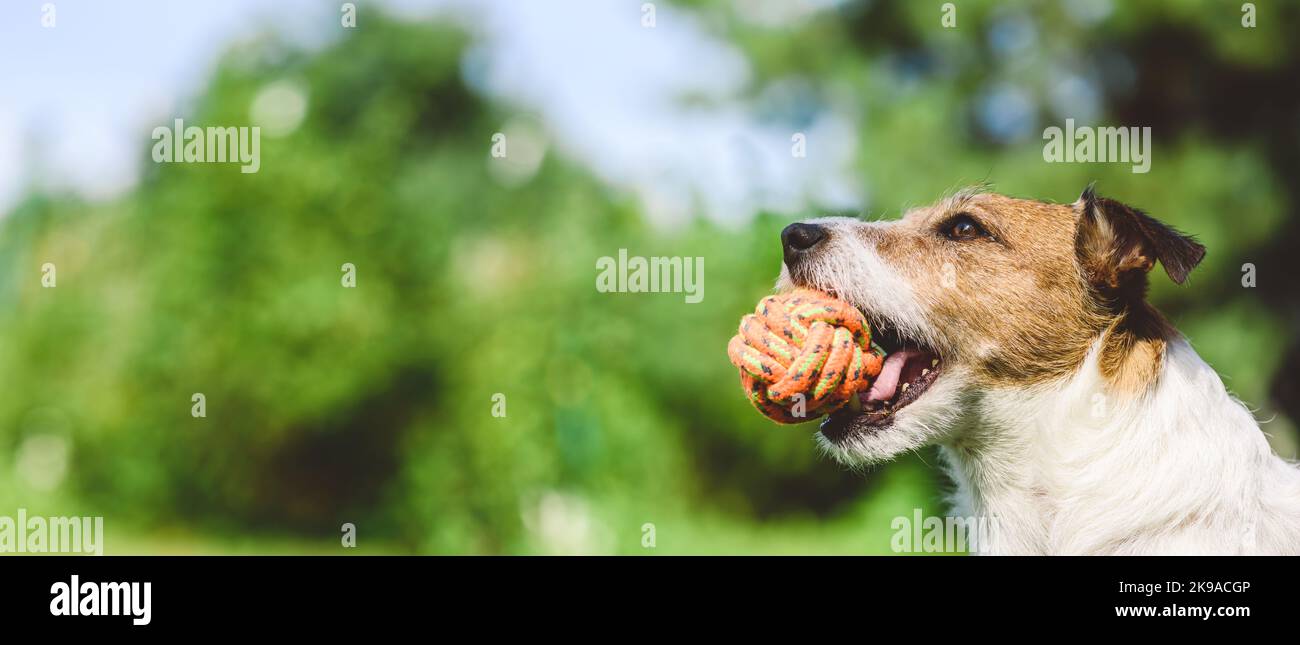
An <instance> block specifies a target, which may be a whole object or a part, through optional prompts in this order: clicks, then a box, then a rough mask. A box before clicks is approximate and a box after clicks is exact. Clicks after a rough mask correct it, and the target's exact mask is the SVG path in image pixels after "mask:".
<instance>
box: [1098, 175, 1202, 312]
mask: <svg viewBox="0 0 1300 645" xmlns="http://www.w3.org/2000/svg"><path fill="white" fill-rule="evenodd" d="M1075 208H1076V210H1077V211H1078V212H1079V226H1078V233H1077V236H1076V239H1075V244H1076V249H1077V251H1078V253H1079V261H1080V263H1082V265H1083V269H1084V272H1085V273H1086V274H1087V276H1088V279H1089V281H1090V282H1092V284H1093V285H1094V286H1095V287H1097V288H1099V289H1102V290H1105V291H1116V290H1120V289H1124V288H1127V287H1130V286H1132V285H1135V284H1136V285H1141V287H1142V288H1145V286H1146V282H1145V280H1144V279H1143V278H1145V276H1146V274H1147V272H1149V271H1150V270H1151V267H1153V266H1155V263H1156V261H1157V260H1158V261H1159V262H1160V264H1162V265H1164V267H1165V273H1167V274H1169V278H1170V279H1171V280H1173V281H1174V282H1176V283H1178V284H1182V283H1183V281H1185V280H1186V279H1187V274H1188V273H1191V271H1192V269H1194V268H1196V265H1197V264H1200V263H1201V259H1202V258H1204V257H1205V247H1204V246H1201V245H1200V244H1199V243H1197V242H1196V240H1195V239H1193V238H1192V237H1191V236H1189V235H1184V234H1182V233H1179V232H1178V231H1176V230H1174V229H1173V228H1172V227H1170V226H1167V225H1165V224H1163V223H1161V222H1160V221H1158V220H1156V219H1155V218H1153V217H1151V216H1150V215H1147V214H1146V213H1143V212H1142V211H1140V210H1138V209H1136V208H1133V207H1131V206H1127V205H1124V204H1121V203H1119V202H1117V201H1115V200H1113V199H1107V198H1105V197H1099V196H1097V194H1096V193H1095V192H1093V188H1092V186H1091V185H1090V186H1088V187H1087V188H1086V189H1084V191H1083V194H1082V195H1080V196H1079V201H1077V202H1075Z"/></svg>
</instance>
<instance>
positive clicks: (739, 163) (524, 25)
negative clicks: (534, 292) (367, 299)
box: [0, 0, 862, 227]
mask: <svg viewBox="0 0 1300 645" xmlns="http://www.w3.org/2000/svg"><path fill="white" fill-rule="evenodd" d="M831 1H832V0H804V1H803V2H789V1H785V2H775V1H768V0H763V1H751V2H748V3H746V4H745V5H744V6H745V7H746V10H745V11H741V12H737V14H738V15H740V16H742V17H744V19H747V20H751V21H753V22H754V23H755V24H756V25H758V26H760V27H763V26H770V27H772V28H782V27H783V26H784V25H787V24H788V23H789V22H790V21H793V20H798V19H801V18H802V17H804V16H806V15H808V14H810V13H812V12H815V11H818V10H821V9H823V8H824V6H825V5H827V4H830V3H831ZM46 4H52V5H53V6H54V11H55V13H54V16H55V26H54V27H53V28H47V27H44V26H43V25H42V18H43V16H44V15H46V11H45V8H44V6H45V5H46ZM341 4H342V3H341V2H330V1H321V0H278V1H275V2H269V1H265V0H261V1H259V0H186V1H184V2H179V1H168V0H117V1H114V2H108V1H105V0H9V1H7V2H5V3H4V5H3V7H0V79H3V82H0V210H3V209H6V208H7V207H9V206H11V205H12V204H13V202H14V200H15V199H17V198H18V197H19V196H20V195H21V194H22V191H24V190H26V189H27V188H28V187H29V186H36V187H39V188H44V189H54V190H71V191H75V192H76V193H78V194H80V195H82V196H85V197H87V198H89V199H111V198H113V197H115V196H118V195H121V194H122V193H124V192H126V191H128V190H130V188H131V187H132V186H133V185H134V184H135V182H136V180H137V178H138V176H139V172H140V168H139V167H138V164H139V163H141V160H142V159H144V158H146V157H145V155H144V154H143V151H144V150H146V149H147V146H148V145H149V143H150V141H149V139H148V136H149V132H150V131H151V130H152V128H153V127H154V126H157V125H163V124H170V123H171V120H172V119H173V118H178V117H181V118H183V117H184V116H185V115H186V112H187V107H186V106H187V105H188V104H189V103H190V102H191V101H192V100H193V99H194V97H195V95H196V92H198V91H199V90H200V89H201V88H202V87H203V85H204V82H205V79H206V78H207V76H208V74H209V73H210V72H211V70H212V66H213V65H214V63H215V61H216V60H217V58H218V57H219V56H220V55H221V54H222V53H223V52H225V51H227V50H228V49H229V48H231V47H235V46H237V43H238V42H239V41H240V40H241V39H245V38H250V37H252V36H255V35H257V34H260V33H264V32H265V31H267V30H273V31H276V32H279V33H282V34H285V35H286V36H287V37H290V38H292V39H294V40H295V41H298V42H300V43H302V44H304V46H309V47H310V46H320V45H321V44H322V43H325V42H328V41H329V40H331V39H333V38H338V37H341V36H342V35H343V34H344V30H343V29H342V28H341V26H340V25H339V7H340V5H341ZM643 4H644V3H643V2H642V1H641V0H568V1H563V2H527V1H523V2H521V1H517V0H388V1H384V2H380V1H379V0H371V1H368V2H367V1H364V0H363V1H360V2H356V5H357V6H358V10H359V12H358V25H357V28H358V29H364V28H365V20H366V15H367V13H366V12H367V11H372V10H374V9H375V8H376V6H377V5H383V7H384V8H385V9H387V10H389V11H390V12H395V13H398V14H400V15H404V16H408V17H410V18H411V19H422V18H424V17H427V16H433V15H436V16H440V17H442V18H444V19H449V20H455V21H457V22H459V23H461V24H463V25H464V26H465V27H466V28H467V29H469V30H470V31H471V32H472V33H474V34H475V37H476V41H475V42H476V44H475V46H474V47H473V48H472V49H471V50H470V52H469V53H468V54H467V55H466V60H465V61H464V63H463V68H464V70H465V75H466V80H467V82H468V83H469V84H470V85H471V87H473V88H474V89H475V90H476V91H478V92H480V93H482V94H484V95H485V96H488V97H490V98H493V99H495V100H499V101H502V102H503V103H504V104H506V105H509V106H511V107H513V108H516V109H517V111H518V114H517V116H516V117H515V118H512V119H509V120H507V121H506V122H504V123H502V131H503V132H506V133H507V134H508V135H514V136H511V140H512V141H515V142H518V143H519V146H517V147H516V148H515V150H518V152H519V153H520V154H519V157H520V158H521V159H522V162H521V165H519V166H517V167H516V169H515V170H514V171H511V172H509V173H506V175H503V176H501V177H500V179H501V181H502V182H503V183H511V182H518V181H526V180H527V179H528V177H529V176H530V173H531V171H532V170H533V169H535V167H536V163H535V162H536V161H537V160H538V159H540V158H541V157H542V156H544V155H547V154H560V155H564V156H565V157H567V158H569V159H572V160H575V161H577V162H578V163H582V164H584V165H586V166H587V167H588V168H589V169H591V171H592V172H593V173H594V174H596V175H597V176H599V177H600V178H601V179H603V180H604V181H606V182H607V183H609V184H610V185H611V186H613V187H615V188H618V189H621V190H625V191H627V192H629V193H631V194H634V195H636V196H637V197H638V198H639V199H640V200H641V203H642V204H643V206H644V207H645V209H646V211H647V214H648V215H649V216H650V217H651V219H652V220H653V221H655V222H657V223H659V224H661V225H664V226H669V227H671V226H673V225H675V224H677V223H680V222H682V221H685V220H686V219H687V218H688V217H689V216H690V215H691V214H692V213H700V212H702V213H704V214H705V215H706V216H708V217H711V218H713V219H716V220H718V221H721V222H724V223H741V222H743V221H745V220H747V219H748V217H749V216H751V215H752V214H753V213H754V212H755V211H756V210H758V209H760V208H772V209H776V210H783V211H792V210H798V209H800V208H803V207H804V206H805V205H806V204H807V203H808V201H809V200H810V199H811V200H812V201H814V202H816V203H819V204H821V205H823V206H827V207H832V208H854V207H856V206H857V205H858V204H860V203H861V200H862V197H861V195H859V194H858V193H857V192H856V191H857V189H856V188H855V186H856V185H857V184H858V182H855V181H853V177H852V163H853V156H854V154H855V149H856V140H855V133H854V129H853V127H852V125H851V124H852V122H853V121H852V119H851V118H850V117H849V116H848V115H851V114H852V113H853V111H854V110H853V106H846V105H840V106H835V105H832V106H820V107H819V108H818V110H817V111H816V112H815V114H814V116H813V117H812V118H810V119H808V120H807V121H806V122H804V123H798V124H790V123H779V122H778V123H773V122H772V121H771V119H759V118H757V117H755V115H754V110H753V106H752V105H751V104H750V103H749V101H748V100H747V99H745V98H743V97H742V93H743V92H746V91H747V89H748V85H749V84H750V82H751V80H752V79H751V75H750V69H749V65H748V61H747V60H746V59H745V58H744V56H743V55H742V54H741V53H740V52H739V51H738V50H736V49H735V48H734V47H732V46H730V45H729V44H728V43H726V42H725V41H723V40H721V39H719V38H718V37H716V36H715V35H714V34H712V33H711V32H710V30H709V29H708V28H707V27H706V26H705V23H704V21H702V20H701V19H700V18H699V17H697V16H694V15H692V14H690V13H688V12H684V11H681V10H678V9H675V8H674V7H672V6H671V5H669V4H667V3H664V2H659V3H655V4H656V17H655V18H656V19H655V26H654V27H653V28H647V27H645V26H644V25H643V24H642V17H643V13H642V6H643ZM766 91H767V92H769V93H773V92H774V93H778V94H779V93H782V92H785V93H797V92H799V91H800V89H799V85H798V83H797V82H791V83H777V84H774V85H773V86H772V87H770V88H768V89H767V90H766ZM686 94H690V95H694V96H697V97H699V96H702V97H706V98H707V99H708V101H707V102H705V104H703V105H701V104H700V103H699V102H696V103H694V104H692V105H691V106H686V105H683V104H682V103H680V102H678V101H677V100H676V99H677V98H678V97H680V96H683V95H686ZM306 98H307V102H308V104H310V97H306ZM769 98H770V97H769ZM778 98H779V97H778ZM235 125H238V124H235ZM795 131H799V132H803V133H804V135H805V136H806V138H807V141H808V155H807V157H806V158H794V157H792V155H791V154H790V146H791V136H792V134H793V133H794V132H795ZM489 145H490V142H488V141H485V142H484V148H485V157H486V150H487V147H488V146H489Z"/></svg>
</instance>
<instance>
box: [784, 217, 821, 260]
mask: <svg viewBox="0 0 1300 645" xmlns="http://www.w3.org/2000/svg"><path fill="white" fill-rule="evenodd" d="M824 239H826V229H825V228H824V227H822V226H818V225H816V224H804V223H803V222H796V223H794V224H791V225H789V226H787V227H785V230H782V231H781V250H782V251H783V253H784V255H785V261H786V264H789V263H790V261H791V260H793V259H795V258H796V257H798V256H799V254H801V253H804V252H806V251H807V250H808V249H811V248H812V247H814V246H817V244H818V243H819V242H821V241H822V240H824Z"/></svg>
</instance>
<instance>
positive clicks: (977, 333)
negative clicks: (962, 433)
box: [860, 191, 1204, 392]
mask: <svg viewBox="0 0 1300 645" xmlns="http://www.w3.org/2000/svg"><path fill="white" fill-rule="evenodd" d="M1099 200H1101V198H1097V197H1095V196H1094V195H1092V194H1091V191H1087V192H1085V196H1084V197H1082V198H1080V200H1079V202H1076V203H1075V204H1068V205H1067V204H1053V203H1047V202H1042V201H1036V200H1027V199H1016V198H1012V197H1006V196H1003V195H998V194H992V193H978V192H974V191H963V192H961V193H958V194H956V195H954V196H952V197H949V198H946V199H944V200H941V201H940V202H938V203H937V204H935V205H933V206H929V207H925V208H919V209H914V210H912V211H910V212H908V213H907V214H906V215H905V216H904V218H903V219H902V220H900V221H898V222H895V223H893V224H891V225H889V226H887V227H872V228H864V229H862V231H861V233H860V234H861V235H863V236H865V237H867V238H869V239H868V240H866V241H868V242H869V243H870V244H872V245H873V246H874V247H875V249H876V252H877V253H878V254H879V255H880V256H881V257H882V259H883V260H885V261H886V262H887V263H888V264H889V265H890V266H892V267H893V268H895V269H896V270H897V271H899V272H900V273H901V274H903V276H904V278H905V279H907V280H908V282H909V284H910V285H911V286H912V288H913V289H914V291H915V292H916V296H917V298H918V299H919V300H920V301H921V303H922V304H923V306H925V307H926V309H927V311H928V312H929V313H930V316H931V320H932V322H933V324H934V326H935V327H936V328H937V330H938V332H939V334H940V336H941V337H940V338H937V339H936V342H937V343H938V344H939V345H941V346H938V347H936V349H938V350H939V351H940V353H942V354H944V355H945V356H952V357H956V358H957V359H958V360H961V361H962V362H964V363H966V364H968V365H970V366H972V367H973V368H974V369H975V370H976V371H977V373H979V374H980V375H981V376H983V377H984V378H986V379H987V380H989V381H990V382H993V383H1003V384H1026V383H1036V382H1042V381H1046V380H1051V379H1055V378H1058V377H1062V376H1066V375H1068V374H1070V373H1073V372H1074V371H1075V370H1077V369H1078V367H1079V365H1080V364H1081V363H1082V362H1083V360H1084V359H1085V358H1086V357H1087V354H1088V352H1089V350H1090V349H1091V348H1092V346H1093V344H1094V342H1095V341H1096V340H1097V339H1098V338H1100V337H1102V336H1103V335H1104V336H1105V342H1104V343H1103V348H1102V353H1101V371H1102V375H1103V376H1104V377H1105V378H1106V380H1107V382H1108V383H1109V384H1110V385H1111V386H1112V387H1113V388H1115V390H1116V391H1122V392H1136V391H1140V390H1141V389H1143V388H1145V387H1146V386H1148V385H1150V384H1151V383H1153V382H1154V380H1155V377H1156V375H1157V374H1159V368H1160V363H1161V361H1162V358H1163V355H1164V348H1165V339H1166V338H1170V337H1172V335H1173V334H1174V333H1175V332H1174V331H1173V329H1172V328H1171V327H1170V326H1169V325H1168V323H1167V322H1165V320H1164V318H1163V317H1161V316H1160V314H1159V313H1158V312H1156V311H1155V310H1154V309H1153V308H1151V307H1150V306H1149V305H1147V304H1146V302H1145V300H1144V296H1145V291H1146V273H1147V271H1149V270H1150V269H1151V267H1152V266H1153V265H1154V262H1155V260H1157V259H1158V260H1160V261H1161V262H1162V263H1163V264H1165V266H1166V269H1167V270H1168V271H1169V273H1170V276H1171V277H1173V278H1174V279H1175V280H1177V281H1179V282H1181V281H1182V280H1183V279H1185V277H1186V275H1187V272H1188V271H1190V270H1191V268H1192V267H1194V266H1195V264H1196V263H1197V262H1199V260H1200V257H1201V255H1203V254H1204V249H1203V248H1200V247H1199V245H1195V247H1194V248H1193V247H1192V246H1188V245H1189V244H1192V245H1194V242H1191V240H1190V238H1187V237H1185V236H1181V234H1178V233H1177V232H1176V231H1173V229H1170V228H1168V227H1165V226H1164V225H1163V224H1160V223H1159V222H1157V221H1156V220H1154V219H1152V218H1150V217H1148V216H1146V215H1145V214H1144V213H1141V211H1137V210H1136V209H1129V208H1128V207H1123V205H1121V204H1118V202H1113V201H1111V200H1104V202H1102V201H1099ZM1120 207H1122V208H1123V210H1120ZM1095 209H1100V210H1095ZM958 216H968V217H970V218H971V219H972V220H974V221H975V222H976V223H977V224H978V225H979V226H980V227H981V228H982V229H983V230H984V231H985V232H987V235H981V236H980V237H978V238H976V239H959V240H954V239H950V238H949V237H947V236H945V233H944V232H945V227H948V226H949V225H950V223H951V222H953V221H954V218H955V217H958ZM1153 236H1154V237H1155V238H1158V239H1155V240H1153V239H1152V237H1153ZM1170 236H1176V237H1170ZM1198 249H1199V252H1198Z"/></svg>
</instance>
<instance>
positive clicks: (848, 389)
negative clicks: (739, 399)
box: [727, 289, 882, 423]
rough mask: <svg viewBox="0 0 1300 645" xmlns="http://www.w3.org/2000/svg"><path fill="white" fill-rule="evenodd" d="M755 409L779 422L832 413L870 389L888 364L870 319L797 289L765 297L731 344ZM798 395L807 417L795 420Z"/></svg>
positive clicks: (834, 301) (729, 353)
mask: <svg viewBox="0 0 1300 645" xmlns="http://www.w3.org/2000/svg"><path fill="white" fill-rule="evenodd" d="M727 357H728V358H729V359H731V364H732V365H735V366H736V367H737V368H738V369H739V370H740V383H741V385H742V386H743V387H744V388H745V392H746V393H747V394H748V396H749V401H750V403H753V404H754V407H755V408H757V409H758V411H759V412H762V413H763V414H764V415H765V416H767V417H768V418H770V419H772V420H773V421H776V422H778V423H803V422H804V421H808V420H810V419H813V418H816V417H818V416H821V415H823V414H828V413H830V412H832V411H834V410H835V409H836V408H839V407H840V406H842V405H844V404H845V403H846V402H848V400H849V398H850V397H852V396H853V395H855V394H856V393H858V392H861V391H863V390H865V389H867V388H868V387H869V386H870V379H871V378H874V377H875V376H876V375H877V374H879V373H880V367H881V363H882V358H881V357H880V356H879V355H878V354H877V353H876V352H873V351H872V349H871V329H870V327H868V325H867V321H866V319H864V318H863V317H862V313H861V312H859V311H858V310H857V309H855V308H854V307H853V306H852V305H850V304H849V303H847V302H844V301H843V300H838V299H836V298H832V297H831V296H829V295H827V294H824V293H821V292H819V291H813V290H811V289H796V290H795V291H793V292H791V293H788V294H785V295H781V296H768V297H766V298H763V299H762V300H761V301H759V303H758V307H757V308H755V310H754V313H752V314H749V315H747V316H745V317H744V318H742V319H741V321H740V333H739V334H737V335H736V336H734V337H732V339H731V342H729V343H727ZM796 394H803V395H804V406H805V411H806V413H805V414H804V415H803V416H795V415H794V414H793V413H792V412H791V408H792V407H793V406H794V404H795V403H796V402H797V399H796V397H795V395H796Z"/></svg>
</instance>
